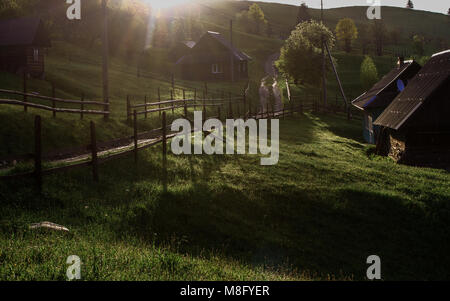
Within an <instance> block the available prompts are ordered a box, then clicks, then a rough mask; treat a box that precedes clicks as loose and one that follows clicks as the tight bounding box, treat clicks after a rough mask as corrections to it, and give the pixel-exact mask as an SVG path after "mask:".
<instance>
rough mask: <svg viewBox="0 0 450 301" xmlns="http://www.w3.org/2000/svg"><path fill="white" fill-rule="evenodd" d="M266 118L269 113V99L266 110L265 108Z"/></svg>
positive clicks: (268, 116)
mask: <svg viewBox="0 0 450 301" xmlns="http://www.w3.org/2000/svg"><path fill="white" fill-rule="evenodd" d="M266 111H267V112H266V118H267V119H269V118H270V114H269V101H267V110H266Z"/></svg>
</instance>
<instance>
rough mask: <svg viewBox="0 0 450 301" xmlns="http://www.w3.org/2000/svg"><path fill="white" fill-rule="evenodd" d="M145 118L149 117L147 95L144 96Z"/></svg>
mask: <svg viewBox="0 0 450 301" xmlns="http://www.w3.org/2000/svg"><path fill="white" fill-rule="evenodd" d="M144 104H145V106H144V108H145V119H147V95H145V96H144Z"/></svg>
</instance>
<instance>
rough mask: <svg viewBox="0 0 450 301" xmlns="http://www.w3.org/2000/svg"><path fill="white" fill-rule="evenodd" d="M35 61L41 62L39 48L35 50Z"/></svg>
mask: <svg viewBox="0 0 450 301" xmlns="http://www.w3.org/2000/svg"><path fill="white" fill-rule="evenodd" d="M33 60H34V61H35V62H39V49H37V48H34V49H33Z"/></svg>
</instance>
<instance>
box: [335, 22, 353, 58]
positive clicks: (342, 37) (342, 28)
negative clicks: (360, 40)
mask: <svg viewBox="0 0 450 301" xmlns="http://www.w3.org/2000/svg"><path fill="white" fill-rule="evenodd" d="M336 37H337V39H338V41H339V42H341V44H342V45H343V46H344V49H345V52H351V51H352V43H353V41H354V40H356V38H357V37H358V29H357V28H356V25H355V22H353V20H352V19H350V18H344V19H341V20H339V22H338V24H337V25H336Z"/></svg>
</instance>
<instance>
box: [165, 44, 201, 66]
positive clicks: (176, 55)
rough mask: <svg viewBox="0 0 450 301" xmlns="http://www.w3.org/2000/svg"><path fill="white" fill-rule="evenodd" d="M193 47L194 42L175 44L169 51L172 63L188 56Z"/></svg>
mask: <svg viewBox="0 0 450 301" xmlns="http://www.w3.org/2000/svg"><path fill="white" fill-rule="evenodd" d="M194 46H195V42H194V41H183V42H179V43H177V44H176V45H175V46H174V47H173V48H172V49H171V51H170V55H171V58H172V59H173V60H174V62H177V61H178V60H179V59H180V58H181V57H183V56H185V55H188V54H189V53H190V51H191V49H192V48H194Z"/></svg>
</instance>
